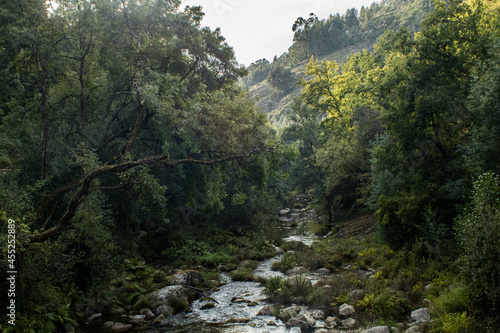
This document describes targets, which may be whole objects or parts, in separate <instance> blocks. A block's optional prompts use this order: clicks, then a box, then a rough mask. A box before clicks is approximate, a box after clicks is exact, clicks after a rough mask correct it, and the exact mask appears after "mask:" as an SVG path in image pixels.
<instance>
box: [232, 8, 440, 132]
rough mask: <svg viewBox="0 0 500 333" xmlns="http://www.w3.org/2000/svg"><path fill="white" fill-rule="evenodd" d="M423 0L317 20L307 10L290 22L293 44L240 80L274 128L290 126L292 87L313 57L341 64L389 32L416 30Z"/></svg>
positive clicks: (424, 10) (422, 13)
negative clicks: (303, 15)
mask: <svg viewBox="0 0 500 333" xmlns="http://www.w3.org/2000/svg"><path fill="white" fill-rule="evenodd" d="M430 9H431V7H430V6H429V3H428V2H427V1H422V0H411V1H402V0H384V1H380V2H374V3H373V4H372V5H371V6H370V7H366V8H365V7H361V8H360V9H359V10H358V9H356V8H352V9H349V10H347V12H346V13H345V14H343V15H341V14H339V13H337V14H331V15H330V17H329V18H327V19H324V20H319V19H318V18H317V17H316V15H314V14H313V13H311V14H310V15H309V17H308V18H307V20H306V19H304V18H302V17H299V18H298V19H297V20H296V21H295V23H294V24H293V27H292V29H293V30H294V32H295V35H294V41H293V44H292V45H291V46H290V48H289V49H288V52H286V53H284V54H283V55H281V56H280V57H275V58H274V59H273V61H272V62H269V61H268V60H267V59H261V60H258V61H256V62H255V63H252V64H251V65H250V66H249V67H248V72H249V73H248V75H247V76H246V77H245V78H243V79H241V80H240V82H239V83H240V85H242V86H243V87H245V88H247V89H248V90H249V92H250V94H251V96H253V97H254V98H255V99H256V104H257V106H258V107H259V108H260V109H261V111H262V112H263V113H265V114H266V115H267V116H268V118H269V120H270V122H271V123H272V124H273V125H274V126H276V127H277V128H284V127H287V126H288V125H289V119H288V117H287V116H288V115H289V114H290V113H291V107H290V105H291V103H292V101H293V99H294V97H295V96H297V95H298V94H299V93H300V87H297V86H296V84H295V83H296V82H297V80H298V79H300V78H301V77H303V76H304V74H303V73H304V70H305V67H306V64H307V63H308V62H309V61H310V59H311V57H314V58H315V59H319V60H330V61H333V60H335V61H337V62H338V63H343V62H344V61H345V60H346V59H347V58H348V57H349V56H350V55H352V54H354V53H357V52H362V51H363V50H364V49H366V50H368V51H369V52H371V51H372V50H373V45H374V44H375V43H376V42H377V41H378V40H379V39H380V37H381V36H382V35H383V34H384V33H385V32H386V31H387V30H399V29H406V30H408V31H409V32H417V31H419V30H420V22H421V21H422V19H423V18H424V17H425V15H426V14H427V13H428V12H429V11H430Z"/></svg>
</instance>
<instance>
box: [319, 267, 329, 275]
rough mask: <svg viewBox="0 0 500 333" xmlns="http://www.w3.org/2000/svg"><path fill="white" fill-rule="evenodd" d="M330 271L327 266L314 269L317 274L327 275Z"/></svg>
mask: <svg viewBox="0 0 500 333" xmlns="http://www.w3.org/2000/svg"><path fill="white" fill-rule="evenodd" d="M330 273H331V271H330V270H329V269H328V268H320V269H318V270H317V271H316V274H318V275H329V274H330Z"/></svg>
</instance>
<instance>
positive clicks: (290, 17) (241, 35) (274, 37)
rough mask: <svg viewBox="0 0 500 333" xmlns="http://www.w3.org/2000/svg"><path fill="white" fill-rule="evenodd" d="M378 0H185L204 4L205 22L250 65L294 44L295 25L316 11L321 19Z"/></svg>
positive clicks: (277, 53) (270, 57)
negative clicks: (297, 21) (301, 18)
mask: <svg viewBox="0 0 500 333" xmlns="http://www.w3.org/2000/svg"><path fill="white" fill-rule="evenodd" d="M373 2H378V1H375V0H184V2H183V3H184V5H189V6H202V7H203V12H204V13H205V18H204V19H203V22H202V25H204V26H209V27H210V28H212V30H214V29H215V28H217V27H220V28H221V31H222V35H223V36H224V37H225V38H226V40H227V42H228V44H229V45H231V46H232V47H233V48H234V51H235V53H236V59H237V60H238V62H239V63H241V64H244V65H247V66H248V65H250V64H251V63H252V62H254V61H256V60H259V59H262V58H266V59H268V60H269V61H272V60H273V58H274V56H275V55H277V56H280V55H281V54H283V53H284V52H286V51H287V50H288V47H290V45H292V41H293V32H292V25H293V23H294V22H295V20H296V19H297V18H298V17H299V16H302V17H304V18H307V17H308V16H309V13H315V14H316V15H317V16H318V17H319V18H320V19H324V18H327V17H328V16H330V14H336V13H340V14H341V15H342V14H345V12H346V10H347V9H348V8H357V9H358V10H359V9H360V8H361V6H363V5H364V6H365V7H366V6H370V5H371V4H372V3H373Z"/></svg>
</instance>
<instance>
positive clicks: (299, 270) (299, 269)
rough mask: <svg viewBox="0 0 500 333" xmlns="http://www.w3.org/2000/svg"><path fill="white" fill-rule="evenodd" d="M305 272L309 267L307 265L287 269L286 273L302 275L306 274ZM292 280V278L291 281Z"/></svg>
mask: <svg viewBox="0 0 500 333" xmlns="http://www.w3.org/2000/svg"><path fill="white" fill-rule="evenodd" d="M305 272H307V269H306V268H305V267H294V268H290V269H289V270H287V271H286V275H300V274H304V273H305ZM291 280H292V279H290V281H291Z"/></svg>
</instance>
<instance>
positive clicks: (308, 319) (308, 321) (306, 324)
mask: <svg viewBox="0 0 500 333" xmlns="http://www.w3.org/2000/svg"><path fill="white" fill-rule="evenodd" d="M285 325H286V326H287V327H300V329H301V330H309V329H311V328H313V327H314V325H316V319H314V318H313V317H312V316H310V315H309V314H308V313H306V312H303V313H300V314H299V315H298V316H296V317H294V318H290V319H289V320H287V322H286V324H285Z"/></svg>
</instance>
